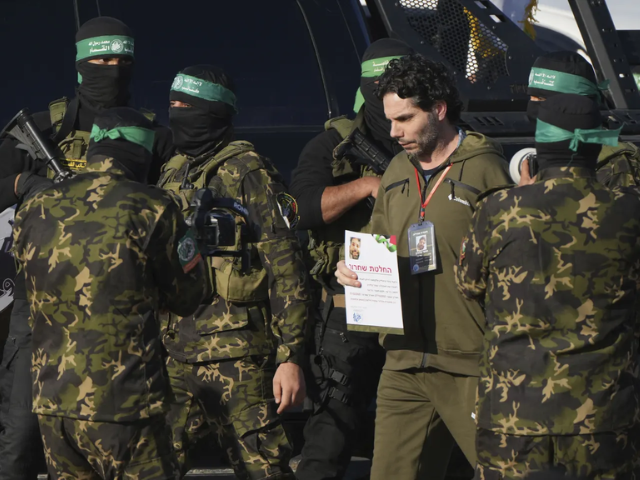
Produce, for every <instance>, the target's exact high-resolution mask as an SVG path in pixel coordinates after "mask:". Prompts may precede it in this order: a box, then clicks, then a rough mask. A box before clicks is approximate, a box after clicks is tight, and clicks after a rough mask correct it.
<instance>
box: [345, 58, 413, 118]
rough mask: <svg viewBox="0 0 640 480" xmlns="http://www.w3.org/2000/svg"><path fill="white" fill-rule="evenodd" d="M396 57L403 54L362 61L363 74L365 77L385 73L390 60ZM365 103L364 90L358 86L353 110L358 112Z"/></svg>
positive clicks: (373, 76)
mask: <svg viewBox="0 0 640 480" xmlns="http://www.w3.org/2000/svg"><path fill="white" fill-rule="evenodd" d="M396 58H402V55H395V56H392V57H380V58H374V59H372V60H367V61H364V62H362V73H361V76H362V77H364V78H375V77H379V76H380V75H382V74H383V73H384V71H385V69H386V68H387V65H389V62H390V61H391V60H394V59H396ZM363 104H364V97H363V96H362V92H361V91H360V89H359V88H358V91H357V92H356V101H355V104H354V105H353V111H354V112H355V113H358V112H359V111H360V109H361V108H362V105H363Z"/></svg>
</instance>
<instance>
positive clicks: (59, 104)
mask: <svg viewBox="0 0 640 480" xmlns="http://www.w3.org/2000/svg"><path fill="white" fill-rule="evenodd" d="M67 105H69V99H68V98H67V97H62V98H59V99H57V100H54V101H53V102H51V103H50V104H49V118H50V119H51V127H52V128H53V129H54V131H56V132H57V131H58V129H59V127H60V124H61V123H62V120H63V119H64V114H65V113H66V111H67Z"/></svg>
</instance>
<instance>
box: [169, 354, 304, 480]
mask: <svg viewBox="0 0 640 480" xmlns="http://www.w3.org/2000/svg"><path fill="white" fill-rule="evenodd" d="M167 371H168V372H169V377H170V380H171V389H172V391H173V397H174V398H173V400H172V407H171V412H170V414H169V416H168V421H169V423H170V425H171V427H172V430H173V443H174V449H175V451H176V452H177V453H178V459H179V461H180V464H181V467H182V469H183V473H184V470H185V467H186V454H187V451H188V449H189V446H190V444H193V443H194V440H195V439H197V438H199V437H201V436H203V434H204V433H206V430H207V429H211V430H213V432H214V433H215V434H216V437H217V440H218V444H219V445H220V446H221V447H222V448H223V449H224V450H225V453H226V454H227V457H228V459H229V462H230V463H231V466H232V467H233V470H234V472H235V474H236V476H237V477H238V478H239V479H243V480H258V479H286V480H289V479H291V480H295V477H294V476H293V473H292V472H291V469H290V468H289V460H290V458H291V446H290V445H289V440H288V439H287V436H286V433H285V431H284V428H283V426H282V424H281V423H280V418H279V416H278V414H277V413H276V410H277V408H276V405H275V401H274V399H273V385H272V382H273V375H274V372H275V362H274V359H273V357H264V356H251V357H246V358H237V359H231V360H221V361H218V362H205V363H195V364H189V363H181V362H178V361H176V360H175V359H173V358H171V357H169V358H168V359H167Z"/></svg>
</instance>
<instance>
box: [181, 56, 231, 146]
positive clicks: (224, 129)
mask: <svg viewBox="0 0 640 480" xmlns="http://www.w3.org/2000/svg"><path fill="white" fill-rule="evenodd" d="M200 80H201V81H202V82H201V81H200ZM169 99H170V100H175V101H180V102H183V103H188V104H189V105H191V107H171V108H169V126H170V127H171V131H172V132H173V143H174V145H175V146H176V149H177V150H178V152H180V153H183V154H185V155H187V156H189V157H199V156H202V155H205V154H210V153H213V152H215V151H216V150H217V149H219V147H221V146H224V145H225V144H226V143H228V141H229V140H230V139H231V137H232V136H233V122H232V119H233V115H234V114H235V113H236V107H235V85H234V83H233V80H232V79H231V78H230V77H229V76H228V75H227V74H226V73H225V72H224V71H223V70H222V69H220V68H217V67H214V66H212V65H195V66H193V67H187V68H185V69H184V70H182V71H181V72H180V73H178V75H177V76H176V78H175V80H174V82H173V85H172V86H171V93H170V95H169Z"/></svg>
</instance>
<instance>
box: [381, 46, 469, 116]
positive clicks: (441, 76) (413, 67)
mask: <svg viewBox="0 0 640 480" xmlns="http://www.w3.org/2000/svg"><path fill="white" fill-rule="evenodd" d="M387 93H396V94H398V96H399V97H400V98H411V99H413V102H414V104H416V105H417V106H418V107H420V108H421V109H422V110H424V111H425V112H429V111H431V109H432V108H433V106H434V104H435V103H436V102H437V101H444V102H445V103H446V104H447V118H448V119H449V121H450V122H451V123H452V124H455V123H457V122H458V120H460V112H461V111H462V101H461V100H460V94H459V93H458V88H457V87H456V82H455V80H454V78H453V76H452V75H451V73H450V72H449V70H448V69H447V67H446V66H444V65H443V64H442V63H439V62H433V61H431V60H429V59H427V58H425V57H423V56H422V55H420V54H414V55H407V56H406V57H402V58H398V59H394V60H391V61H390V62H389V65H388V66H387V68H386V70H385V71H384V73H383V74H382V75H380V77H379V79H378V89H377V90H376V94H377V95H378V98H380V99H381V100H382V98H383V97H384V96H385V95H386V94H387Z"/></svg>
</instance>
